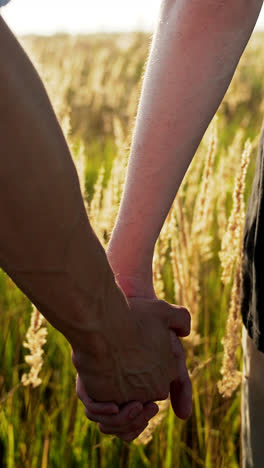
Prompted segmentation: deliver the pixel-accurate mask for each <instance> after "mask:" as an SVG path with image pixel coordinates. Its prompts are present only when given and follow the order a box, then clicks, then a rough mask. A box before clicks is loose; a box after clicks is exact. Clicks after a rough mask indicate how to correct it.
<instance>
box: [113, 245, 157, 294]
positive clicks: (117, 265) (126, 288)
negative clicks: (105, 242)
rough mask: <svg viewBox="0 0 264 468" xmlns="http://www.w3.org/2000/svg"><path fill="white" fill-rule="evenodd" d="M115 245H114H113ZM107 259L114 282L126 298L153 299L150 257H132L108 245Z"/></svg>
mask: <svg viewBox="0 0 264 468" xmlns="http://www.w3.org/2000/svg"><path fill="white" fill-rule="evenodd" d="M115 245H116V244H115ZM106 254H107V258H108V261H109V263H110V265H111V268H112V270H113V273H114V276H115V280H116V282H117V283H118V285H119V286H120V288H121V289H122V291H123V292H124V293H125V295H126V296H127V297H132V296H137V297H150V298H151V297H154V295H155V292H154V286H153V273H152V257H151V256H145V257H143V256H139V255H138V254H137V255H133V256H132V258H131V256H130V255H129V254H128V252H123V249H118V251H117V249H116V247H115V246H114V245H113V244H109V246H108V248H107V251H106Z"/></svg>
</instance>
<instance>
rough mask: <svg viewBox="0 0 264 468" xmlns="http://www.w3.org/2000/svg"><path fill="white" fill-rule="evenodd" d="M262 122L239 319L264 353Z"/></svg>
mask: <svg viewBox="0 0 264 468" xmlns="http://www.w3.org/2000/svg"><path fill="white" fill-rule="evenodd" d="M263 159H264V122H263V124H262V129H261V135H260V140H259V146H258V153H257V159H256V168H255V174H254V179H253V184H252V190H251V193H250V197H249V201H248V205H247V210H246V219H245V226H244V233H243V262H242V298H241V299H242V308H241V312H242V318H243V323H244V325H245V327H246V328H247V330H248V333H249V336H250V337H251V338H252V339H253V341H254V343H255V344H256V346H257V348H258V350H259V351H262V352H264V263H263V253H264V172H263V171H264V161H263Z"/></svg>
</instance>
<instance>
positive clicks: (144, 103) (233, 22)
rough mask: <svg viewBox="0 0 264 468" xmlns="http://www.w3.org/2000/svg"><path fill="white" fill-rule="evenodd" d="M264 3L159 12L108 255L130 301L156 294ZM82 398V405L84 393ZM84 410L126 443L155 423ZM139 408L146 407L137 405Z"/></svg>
mask: <svg viewBox="0 0 264 468" xmlns="http://www.w3.org/2000/svg"><path fill="white" fill-rule="evenodd" d="M262 3H263V0H248V1H244V0H228V1H225V0H193V1H190V0H177V1H175V0H164V1H163V2H162V4H161V9H160V15H159V17H160V18H159V21H158V24H157V27H156V30H155V33H154V36H153V41H152V44H151V51H150V55H149V59H148V63H147V67H146V73H145V76H144V81H143V87H142V93H141V98H140V102H139V108H138V114H137V119H136V124H135V130H134V134H133V140H132V146H131V151H130V158H129V164H128V170H127V177H126V182H125V187H124V192H123V196H122V200H121V205H120V209H119V213H118V216H117V220H116V224H115V227H114V230H113V233H112V237H111V240H110V243H109V246H108V249H107V256H108V259H109V261H110V263H111V266H112V268H113V271H114V272H115V276H116V279H117V281H118V283H119V284H120V286H121V287H122V289H123V291H124V292H125V293H126V295H127V296H128V297H129V296H134V297H152V296H153V294H154V289H153V281H152V277H153V274H152V258H153V252H154V247H155V243H156V240H157V238H158V235H159V233H160V230H161V228H162V225H163V223H164V221H165V219H166V216H167V214H168V212H169V209H170V207H171V205H172V202H173V200H174V198H175V196H176V194H177V191H178V189H179V187H180V184H181V182H182V180H183V178H184V176H185V173H186V171H187V169H188V167H189V164H190V163H191V161H192V158H193V156H194V155H195V152H196V150H197V147H198V145H199V143H200V141H201V139H202V137H203V135H204V132H205V131H206V129H207V127H208V125H209V123H210V121H211V119H212V118H213V116H214V114H215V112H216V111H217V108H218V106H219V105H220V103H221V101H222V99H223V97H224V95H225V93H226V91H227V89H228V86H229V84H230V81H231V79H232V77H233V74H234V72H235V70H236V67H237V65H238V62H239V60H240V57H241V55H242V53H243V51H244V49H245V47H246V45H247V43H248V40H249V38H250V36H251V34H252V31H253V29H254V26H255V24H256V21H257V18H258V15H259V12H260V10H261V7H262ZM190 123H191V124H190ZM139 227H140V228H139ZM138 252H140V255H138ZM177 385H178V384H177ZM179 391H180V395H181V390H179ZM82 397H83V401H84V394H83V393H82ZM85 402H86V408H87V416H88V417H89V418H90V419H92V420H94V421H97V422H98V423H99V427H100V429H101V430H102V431H103V432H106V433H112V434H116V435H117V436H118V437H120V434H122V438H123V440H127V439H126V438H128V439H129V440H132V439H133V438H135V437H136V434H138V432H140V429H137V432H133V431H134V429H135V426H138V427H140V424H141V430H143V429H144V427H145V425H146V422H147V418H149V419H150V417H151V416H148V407H147V406H144V407H141V409H142V411H141V413H140V414H139V416H138V417H136V418H135V420H134V421H133V423H130V422H129V418H128V407H124V408H122V409H121V410H120V412H119V413H117V414H114V415H112V416H109V415H108V416H105V413H106V411H110V408H112V407H111V404H110V403H109V406H107V407H100V405H99V404H98V405H97V407H96V408H95V406H92V404H93V402H92V401H90V400H87V396H86V399H85ZM137 405H139V406H140V403H139V402H135V403H134V406H137ZM113 408H114V407H113ZM129 408H130V406H129ZM153 411H154V409H153ZM95 412H96V415H95ZM99 412H100V413H99ZM176 414H177V412H176ZM185 416H186V415H185ZM106 417H107V419H105V418H106ZM179 417H181V416H179Z"/></svg>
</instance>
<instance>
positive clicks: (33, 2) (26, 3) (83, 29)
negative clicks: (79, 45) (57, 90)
mask: <svg viewBox="0 0 264 468" xmlns="http://www.w3.org/2000/svg"><path fill="white" fill-rule="evenodd" d="M160 3H161V0H143V1H142V0H133V1H124V0H97V1H96V2H94V1H91V0H74V1H71V0H45V1H44V0H12V2H11V3H10V4H9V5H8V6H7V7H6V8H5V9H3V12H2V15H3V17H4V18H5V19H6V21H7V22H8V24H9V26H10V27H11V28H13V30H14V31H15V32H16V33H17V34H31V33H35V34H54V33H57V32H67V33H71V34H75V33H93V32H109V31H111V32H113V31H119V32H120V31H139V30H141V31H151V30H152V29H153V26H154V23H155V20H156V18H157V15H158V9H159V5H160ZM263 28H264V12H263V9H262V13H261V14H260V17H259V20H258V22H257V25H256V29H263Z"/></svg>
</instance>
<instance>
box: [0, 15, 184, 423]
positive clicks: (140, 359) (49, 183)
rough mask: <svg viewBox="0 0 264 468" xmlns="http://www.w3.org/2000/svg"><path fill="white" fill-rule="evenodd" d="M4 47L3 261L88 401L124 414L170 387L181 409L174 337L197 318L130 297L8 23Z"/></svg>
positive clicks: (0, 99) (180, 364)
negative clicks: (65, 345) (67, 348)
mask: <svg viewBox="0 0 264 468" xmlns="http://www.w3.org/2000/svg"><path fill="white" fill-rule="evenodd" d="M0 44H4V47H0V119H1V125H0V141H1V152H0V159H1V164H0V224H1V229H0V265H1V267H2V268H3V269H4V270H5V271H6V273H7V274H8V275H9V276H10V277H11V278H12V279H13V281H14V282H15V283H16V284H17V286H18V287H19V288H20V289H21V290H22V291H23V292H24V293H25V294H26V295H27V296H28V297H29V299H30V300H31V301H32V302H33V303H34V304H35V305H36V307H37V308H38V310H39V311H40V312H41V313H42V314H43V315H44V316H45V317H46V319H47V320H48V321H49V322H50V323H51V324H52V325H53V326H54V327H55V328H57V330H58V331H60V332H61V333H63V334H64V336H65V337H66V338H67V340H68V341H69V343H70V344H71V347H72V361H73V364H74V365H75V367H76V369H77V371H78V378H79V379H80V380H81V381H82V384H83V387H84V389H85V391H86V393H87V394H88V395H89V396H90V397H91V398H93V399H94V400H95V401H97V402H98V401H100V402H105V401H113V402H114V403H115V405H116V407H117V408H119V407H122V406H123V405H124V404H126V403H129V404H130V402H131V401H134V400H139V401H140V402H141V404H147V403H149V402H150V401H153V400H158V399H164V398H166V397H167V396H168V393H169V391H171V393H172V395H171V396H172V404H173V406H174V404H175V405H176V406H177V403H176V401H177V399H178V396H177V393H176V392H174V387H175V385H176V384H173V383H174V382H176V383H177V382H178V381H179V380H180V381H184V382H186V384H187V385H189V387H190V380H189V376H188V373H187V370H186V366H185V358H184V354H183V352H181V349H180V348H179V349H178V348H177V347H176V348H175V343H176V342H177V337H176V335H175V333H177V335H179V336H186V335H187V334H188V333H189V331H190V314H189V312H188V311H187V309H186V308H184V307H181V306H173V305H170V304H168V303H166V302H165V301H160V300H158V299H157V298H154V297H152V298H150V297H140V296H139V297H132V296H131V297H126V294H125V292H124V291H123V290H122V287H121V285H120V284H119V283H118V282H117V280H116V277H115V274H114V272H113V270H112V268H111V265H110V263H109V261H108V259H107V256H106V252H105V251H104V249H103V247H102V245H101V244H100V242H99V240H98V239H97V237H96V235H95V233H94V231H93V230H92V228H91V225H90V222H89V219H88V216H87V213H86V210H85V207H84V204H83V200H82V195H81V191H80V184H79V180H78V176H77V172H76V169H75V166H74V163H73V160H72V157H71V154H70V151H69V148H68V146H67V143H66V141H65V138H64V136H63V132H62V130H61V128H60V126H59V123H58V121H57V119H56V116H55V113H54V111H53V109H52V106H51V103H50V101H49V99H48V96H47V93H46V90H45V88H44V86H43V84H42V83H41V80H40V78H39V76H38V74H37V72H36V70H35V69H34V67H33V66H32V63H31V62H30V60H29V58H28V57H27V55H26V54H25V52H24V50H23V49H22V47H21V46H20V44H19V43H18V41H17V40H16V38H15V36H14V35H13V34H12V32H11V31H10V30H9V28H8V26H7V25H6V24H5V22H4V21H3V19H2V18H1V17H0ZM117 337H118V339H117ZM173 385H174V387H173ZM77 386H78V381H77ZM172 389H173V392H172ZM188 401H189V404H191V395H190V394H189V396H188ZM174 402H175V403H174ZM102 404H104V403H102ZM186 410H187V411H189V407H187V408H186V409H185V411H186ZM119 430H122V427H119Z"/></svg>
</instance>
